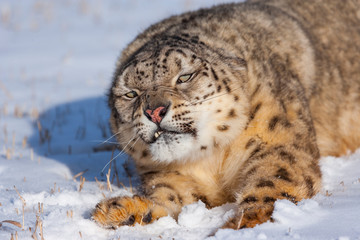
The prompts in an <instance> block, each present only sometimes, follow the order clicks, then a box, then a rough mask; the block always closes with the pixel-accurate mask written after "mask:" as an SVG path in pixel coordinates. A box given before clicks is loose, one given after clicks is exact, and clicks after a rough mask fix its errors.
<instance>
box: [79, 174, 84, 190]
mask: <svg viewBox="0 0 360 240" xmlns="http://www.w3.org/2000/svg"><path fill="white" fill-rule="evenodd" d="M84 184H85V178H84V177H83V176H81V177H80V187H79V192H81V190H82V189H83V187H84Z"/></svg>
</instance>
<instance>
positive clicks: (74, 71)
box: [0, 0, 360, 240]
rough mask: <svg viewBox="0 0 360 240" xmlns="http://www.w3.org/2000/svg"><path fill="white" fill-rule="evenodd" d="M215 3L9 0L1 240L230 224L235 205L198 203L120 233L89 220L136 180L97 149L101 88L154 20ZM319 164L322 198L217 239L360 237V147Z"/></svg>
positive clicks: (1, 11)
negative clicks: (176, 214) (103, 203)
mask: <svg viewBox="0 0 360 240" xmlns="http://www.w3.org/2000/svg"><path fill="white" fill-rule="evenodd" d="M218 2H220V1H215V0H211V1H210V0H206V1H205V0H202V1H195V0H186V1H181V0H172V1H166V0H163V1H161V0H152V1H148V0H143V1H140V0H118V1H115V0H112V1H104V0H92V1H85V0H84V1H80V0H79V1H75V0H64V1H45V0H36V1H35V0H26V1H25V0H19V1H14V0H0V225H1V226H0V239H1V240H3V239H12V238H13V239H16V238H18V239H42V237H43V239H46V240H50V239H172V238H174V239H204V238H206V237H207V236H208V235H209V234H211V233H214V232H215V230H216V229H217V228H218V227H219V226H221V225H222V224H223V223H224V222H225V221H226V217H228V216H230V215H231V214H232V213H233V210H232V206H231V205H225V206H222V207H219V208H215V209H211V210H207V209H206V208H205V206H204V204H203V203H201V202H199V203H195V204H193V205H190V206H186V207H184V209H183V211H182V213H181V214H180V217H179V220H178V222H176V221H175V220H173V219H172V218H170V217H165V218H162V219H160V220H159V221H157V222H155V223H154V224H151V225H148V226H145V227H141V226H136V227H122V228H119V229H118V230H116V231H113V230H105V229H102V228H100V227H98V226H97V225H96V224H95V223H94V222H92V221H91V220H90V212H91V210H92V209H93V207H94V206H95V204H96V203H97V202H98V201H100V200H101V199H103V198H104V196H106V197H109V196H115V195H131V194H132V193H131V190H132V186H133V185H136V184H137V179H136V175H135V174H134V172H133V170H132V168H131V163H129V162H128V158H127V156H125V155H122V156H120V157H118V158H116V161H114V162H112V164H111V166H110V165H107V164H108V162H109V160H110V159H111V155H112V152H111V151H96V152H95V151H94V149H97V150H98V149H101V148H103V146H105V145H104V144H102V142H103V141H105V140H106V139H107V138H109V137H110V136H111V134H110V131H109V129H108V126H107V119H108V115H109V112H108V109H107V108H106V98H105V97H104V95H105V93H106V91H107V88H108V87H109V84H110V81H111V75H112V72H113V70H114V64H115V60H116V58H117V56H118V55H119V53H120V50H121V49H122V48H124V47H125V45H126V44H127V43H129V42H130V41H131V40H132V39H133V38H134V37H135V35H136V34H138V33H140V32H141V31H142V30H144V29H145V28H146V27H147V26H148V25H149V24H151V23H154V22H156V21H158V20H160V19H162V18H164V17H167V16H170V15H172V14H176V13H181V12H183V11H186V10H192V9H197V8H199V7H203V6H211V5H213V4H214V3H218ZM114 154H115V155H116V154H118V152H117V151H115V152H114ZM321 165H322V171H323V175H324V185H323V189H322V191H321V193H319V194H318V195H317V196H316V197H315V198H314V199H311V200H304V201H302V202H300V203H299V204H298V205H297V206H296V205H294V204H292V203H290V202H289V201H284V200H283V201H277V202H276V209H275V212H274V218H275V220H276V222H274V223H265V224H262V225H260V226H257V227H255V228H253V229H244V230H240V231H234V230H219V231H217V232H216V233H215V235H214V236H212V237H209V239H334V240H335V239H338V240H350V239H351V240H352V239H355V240H356V239H357V240H360V151H358V152H356V153H354V154H352V155H348V156H344V157H342V158H333V157H327V158H323V159H322V161H321ZM109 167H111V172H110V174H109V179H110V181H112V182H113V184H112V189H111V190H112V191H110V189H109V188H108V186H107V184H106V180H107V178H106V174H108V173H109ZM103 168H104V170H103ZM102 170H103V171H102ZM76 175H78V176H77V177H76V178H74V176H76ZM129 176H130V179H131V180H130V179H129ZM95 178H96V179H97V181H96V180H95ZM19 195H20V196H21V197H20V196H19ZM11 221H13V222H11ZM22 228H23V230H22ZM41 233H42V234H43V235H42V236H41Z"/></svg>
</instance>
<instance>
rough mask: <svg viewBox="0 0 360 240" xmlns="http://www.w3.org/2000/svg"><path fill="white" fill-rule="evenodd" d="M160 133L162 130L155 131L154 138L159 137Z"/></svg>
mask: <svg viewBox="0 0 360 240" xmlns="http://www.w3.org/2000/svg"><path fill="white" fill-rule="evenodd" d="M162 133H163V131H157V132H155V134H154V136H155V138H158V137H160V135H161V134H162Z"/></svg>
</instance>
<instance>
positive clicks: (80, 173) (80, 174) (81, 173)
mask: <svg viewBox="0 0 360 240" xmlns="http://www.w3.org/2000/svg"><path fill="white" fill-rule="evenodd" d="M87 171H89V169H85V170H84V171H82V172H79V173H77V174H75V175H74V176H73V180H74V181H75V182H76V178H78V177H81V176H82V175H83V174H84V173H86V172H87Z"/></svg>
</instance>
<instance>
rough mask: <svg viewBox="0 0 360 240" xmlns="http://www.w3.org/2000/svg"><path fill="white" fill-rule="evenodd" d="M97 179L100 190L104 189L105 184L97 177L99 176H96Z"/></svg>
mask: <svg viewBox="0 0 360 240" xmlns="http://www.w3.org/2000/svg"><path fill="white" fill-rule="evenodd" d="M95 181H96V183H97V184H98V186H99V188H100V190H104V185H102V183H101V182H100V181H99V180H98V179H97V177H95Z"/></svg>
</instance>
